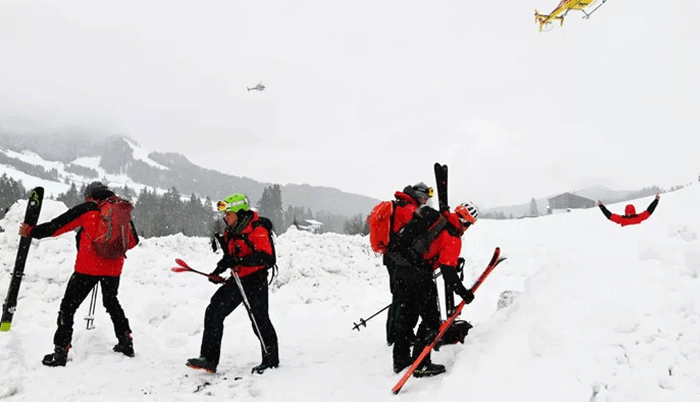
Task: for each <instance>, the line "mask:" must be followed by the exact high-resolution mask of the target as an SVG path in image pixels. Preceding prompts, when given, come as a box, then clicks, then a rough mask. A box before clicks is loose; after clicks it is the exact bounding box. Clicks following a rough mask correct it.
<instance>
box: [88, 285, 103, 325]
mask: <svg viewBox="0 0 700 402" xmlns="http://www.w3.org/2000/svg"><path fill="white" fill-rule="evenodd" d="M99 286H100V282H97V283H96V284H95V287H93V288H92V294H91V295H90V308H89V309H88V316H87V317H85V321H87V323H86V325H85V329H93V328H95V326H94V325H93V324H94V322H95V306H96V305H97V288H98V287H99Z"/></svg>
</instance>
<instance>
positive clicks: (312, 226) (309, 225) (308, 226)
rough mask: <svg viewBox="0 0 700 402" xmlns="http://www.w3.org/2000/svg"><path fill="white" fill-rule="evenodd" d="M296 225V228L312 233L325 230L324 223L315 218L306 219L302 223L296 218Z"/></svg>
mask: <svg viewBox="0 0 700 402" xmlns="http://www.w3.org/2000/svg"><path fill="white" fill-rule="evenodd" d="M294 226H296V228H297V229H299V230H305V231H307V232H311V233H322V232H323V223H321V222H319V221H316V220H313V219H304V221H303V222H302V223H299V222H297V221H296V220H294Z"/></svg>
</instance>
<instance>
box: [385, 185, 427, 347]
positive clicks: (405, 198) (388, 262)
mask: <svg viewBox="0 0 700 402" xmlns="http://www.w3.org/2000/svg"><path fill="white" fill-rule="evenodd" d="M434 193H435V192H434V190H433V188H432V187H428V186H427V185H426V184H425V183H423V182H419V183H417V184H414V185H413V186H410V185H409V186H406V187H405V188H404V189H403V191H397V192H395V193H394V198H395V201H394V213H393V216H392V222H391V237H393V239H392V240H393V241H391V242H390V243H389V245H388V247H387V251H386V253H384V256H383V260H382V261H383V263H384V266H386V269H387V272H388V273H389V290H390V291H391V295H392V301H391V305H390V306H389V311H388V312H387V321H386V341H387V344H389V345H392V344H393V343H394V330H393V322H394V312H395V310H396V308H395V306H396V303H395V297H394V295H395V292H394V288H395V286H396V285H395V284H394V276H395V275H394V272H396V270H397V269H399V268H400V267H401V266H404V265H412V264H415V263H416V262H415V259H414V258H413V257H412V256H411V255H410V254H408V252H409V250H408V249H407V248H406V247H405V246H403V245H404V244H406V243H407V241H405V240H404V238H405V239H407V238H408V237H412V236H415V233H404V231H402V230H401V229H403V228H404V226H405V225H406V223H408V222H409V221H410V220H411V219H412V218H413V214H414V213H415V212H416V210H417V209H418V208H419V207H421V206H423V205H425V204H426V203H427V202H428V200H429V199H430V197H432V196H433V195H434ZM399 236H400V237H402V239H398V237H399ZM411 240H412V239H411ZM407 254H408V255H407Z"/></svg>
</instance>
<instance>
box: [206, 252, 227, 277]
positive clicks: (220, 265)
mask: <svg viewBox="0 0 700 402" xmlns="http://www.w3.org/2000/svg"><path fill="white" fill-rule="evenodd" d="M227 257H228V256H224V258H222V259H221V260H220V261H219V262H217V263H216V269H214V270H213V271H211V273H210V274H209V275H215V276H218V275H221V274H223V273H224V272H226V270H227V269H229V268H231V266H232V265H231V264H230V263H229V261H228V259H227Z"/></svg>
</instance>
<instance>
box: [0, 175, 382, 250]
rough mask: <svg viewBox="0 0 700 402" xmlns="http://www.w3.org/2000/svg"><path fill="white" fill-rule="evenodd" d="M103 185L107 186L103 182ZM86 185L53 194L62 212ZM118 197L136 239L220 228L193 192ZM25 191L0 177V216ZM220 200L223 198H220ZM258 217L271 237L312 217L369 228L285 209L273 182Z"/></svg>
mask: <svg viewBox="0 0 700 402" xmlns="http://www.w3.org/2000/svg"><path fill="white" fill-rule="evenodd" d="M102 182H103V183H107V181H106V180H105V179H103V180H102ZM85 187H86V185H85V184H83V185H81V187H78V186H76V184H75V183H71V185H70V187H69V188H68V190H67V191H66V192H65V193H60V194H58V195H57V196H56V197H55V199H56V200H57V201H61V202H63V203H64V204H66V206H67V207H68V208H71V207H73V206H75V205H78V204H80V203H82V202H84V197H83V194H84V191H85ZM112 190H113V191H114V192H115V193H116V194H117V195H119V196H121V197H123V198H126V199H128V200H129V201H131V202H133V203H134V212H133V220H134V224H135V225H136V228H137V230H138V232H139V235H140V236H142V237H144V238H149V237H160V236H168V235H172V234H176V233H183V234H184V235H185V236H204V237H208V236H211V235H212V233H214V231H219V230H221V229H222V225H223V222H222V219H221V214H220V213H219V212H218V211H215V209H214V206H213V205H214V203H213V202H212V200H211V198H209V197H207V198H206V199H205V200H204V201H202V200H201V199H200V198H199V197H197V196H196V195H195V194H191V195H190V196H189V197H185V196H183V195H182V194H181V193H180V192H179V191H178V190H177V189H176V188H175V187H172V188H170V189H169V190H168V191H166V192H165V193H164V194H158V193H157V192H156V190H155V189H147V188H144V189H142V190H141V191H140V192H138V193H136V191H135V190H134V189H132V188H130V187H128V186H126V185H125V186H123V187H119V188H112ZM27 195H28V191H27V189H26V188H25V187H24V186H23V185H22V183H21V182H20V181H16V180H14V179H12V178H10V177H8V176H7V175H6V174H3V175H2V177H0V207H2V210H0V218H2V217H3V216H4V214H5V211H6V210H7V209H8V208H9V207H10V206H11V205H12V204H14V203H15V202H16V201H17V200H19V199H23V198H26V197H27ZM221 197H222V198H223V195H222V196H221ZM255 208H256V209H257V211H258V213H259V214H260V215H261V216H264V217H267V218H269V219H270V220H271V221H272V224H273V226H274V230H275V232H276V233H278V234H281V233H284V232H285V231H286V230H287V228H289V227H290V226H292V225H294V224H299V225H305V224H306V223H305V220H306V219H314V220H317V221H319V222H321V223H323V226H324V227H323V232H331V231H332V232H342V233H347V234H367V233H369V229H368V227H367V223H366V217H363V216H362V215H357V216H354V217H352V218H350V219H347V218H346V217H344V216H340V215H333V214H330V213H327V212H323V211H321V212H318V213H316V214H314V213H313V211H312V210H311V209H310V208H305V207H300V206H292V205H289V206H287V209H286V210H285V209H284V207H283V203H282V190H281V187H280V185H279V184H275V185H272V186H270V187H265V189H264V190H263V194H262V197H261V198H260V200H258V202H257V204H256V205H255Z"/></svg>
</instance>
